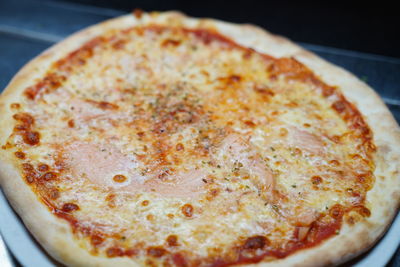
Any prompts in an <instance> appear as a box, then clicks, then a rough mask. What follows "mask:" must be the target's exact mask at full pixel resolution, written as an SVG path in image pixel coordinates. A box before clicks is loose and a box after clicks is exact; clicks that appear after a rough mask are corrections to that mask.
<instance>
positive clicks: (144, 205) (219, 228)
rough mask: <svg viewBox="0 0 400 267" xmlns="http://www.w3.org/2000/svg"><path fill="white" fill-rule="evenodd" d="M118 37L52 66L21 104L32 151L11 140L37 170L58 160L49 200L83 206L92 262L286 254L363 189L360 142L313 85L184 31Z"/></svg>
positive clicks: (262, 60) (254, 57) (77, 213)
mask: <svg viewBox="0 0 400 267" xmlns="http://www.w3.org/2000/svg"><path fill="white" fill-rule="evenodd" d="M109 35H110V36H111V35H112V33H110V34H109ZM105 36H106V37H107V35H105ZM117 37H118V38H121V40H123V48H120V49H116V48H115V47H113V46H112V44H111V43H107V42H105V43H102V44H101V45H98V46H96V47H95V48H94V49H93V56H91V57H90V58H88V59H87V60H86V61H85V65H84V66H83V67H79V66H78V67H76V68H73V69H72V70H71V71H70V72H68V73H65V71H64V70H61V68H59V69H57V68H56V67H55V69H54V70H50V71H53V72H56V73H58V74H60V75H66V77H67V79H66V80H65V81H63V82H62V84H61V86H59V87H58V88H56V89H55V90H52V91H50V92H46V93H43V94H40V95H39V97H37V98H36V100H35V101H31V100H27V101H26V103H23V110H24V112H27V113H29V114H31V115H32V116H33V117H34V118H35V125H34V127H35V129H36V130H37V131H39V132H40V134H41V136H40V146H35V147H30V146H28V145H26V144H24V143H23V142H22V140H21V137H20V136H19V135H13V136H12V137H10V138H11V139H12V142H13V143H14V144H15V145H16V147H17V148H21V149H23V150H24V151H27V152H26V153H27V154H28V160H27V161H29V162H30V163H31V164H33V165H35V166H36V165H38V164H39V163H45V164H48V165H49V166H53V167H54V166H56V165H57V164H56V163H57V162H61V163H62V164H61V166H63V167H62V168H61V167H58V168H57V167H54V170H55V171H57V172H58V178H57V179H55V180H50V181H46V188H47V189H48V188H53V189H56V190H57V192H59V193H58V194H57V195H56V196H55V197H54V198H53V199H49V200H48V201H50V202H51V203H52V205H54V207H56V208H58V209H61V207H62V206H63V204H64V203H75V204H76V205H78V206H79V209H78V210H75V211H73V212H71V213H72V214H73V216H74V218H76V219H77V220H78V221H79V223H80V227H81V228H82V227H83V228H85V229H91V232H92V233H93V232H95V233H97V234H100V235H101V236H102V241H101V242H98V243H99V244H97V243H96V245H95V246H93V245H91V244H90V242H89V241H88V240H89V239H88V237H87V236H86V235H85V233H84V232H79V231H78V234H77V235H78V237H79V238H80V240H81V241H82V242H83V244H85V246H87V248H88V249H89V250H90V251H92V253H99V254H101V255H108V256H115V255H113V253H112V251H113V250H110V248H114V247H121V248H124V249H128V248H134V249H137V250H138V252H137V253H138V255H137V256H135V257H138V259H139V260H143V261H144V260H145V257H144V256H145V255H146V251H145V250H144V249H145V248H150V247H163V248H165V249H167V250H168V251H170V252H171V253H175V252H179V253H181V254H182V255H185V259H186V260H187V261H189V262H191V261H195V260H199V259H200V261H204V262H207V261H210V259H211V261H212V259H214V260H215V259H217V258H224V257H225V258H227V259H228V260H232V259H235V251H237V250H235V247H237V246H238V245H240V244H243V242H244V241H245V240H246V238H248V237H252V236H265V237H267V238H268V240H269V245H268V249H270V250H279V249H283V248H285V246H287V244H288V243H290V242H292V241H293V240H295V239H296V238H298V237H296V234H295V232H296V231H297V230H296V229H297V228H298V227H299V226H301V227H303V228H302V229H303V230H302V231H303V234H302V235H305V234H304V233H307V230H304V229H309V227H310V225H311V224H312V223H313V222H314V221H316V220H318V219H319V218H321V217H323V216H325V215H326V214H327V213H328V210H329V209H330V208H331V207H333V206H334V205H336V204H341V205H343V206H351V205H355V204H354V203H361V200H360V199H359V198H357V194H358V196H362V195H363V194H365V192H366V189H365V188H364V187H363V185H362V184H361V185H360V182H359V180H357V179H358V177H359V175H361V174H365V175H367V174H369V173H371V167H370V166H369V165H368V161H367V160H366V158H367V156H366V155H365V154H363V153H361V152H360V145H361V144H363V139H362V138H361V137H359V136H358V135H356V134H355V132H354V130H351V129H350V128H349V126H348V123H347V122H346V121H345V120H343V118H342V117H341V116H340V114H338V113H337V112H336V111H335V110H334V109H332V107H331V106H332V103H333V101H334V100H335V99H331V98H325V97H324V96H323V95H322V94H321V91H320V89H319V88H317V87H316V86H314V85H312V84H310V83H307V82H303V81H301V80H290V81H288V80H287V79H286V78H285V77H284V76H282V77H281V76H277V77H273V75H272V74H271V72H270V71H268V69H269V68H270V66H271V65H273V64H274V61H273V60H272V59H268V58H266V57H264V56H262V55H260V54H257V53H256V52H252V53H251V54H250V55H249V54H248V51H247V50H244V49H242V48H240V47H235V46H229V45H227V44H226V43H224V42H219V41H216V40H214V41H210V42H204V41H202V40H201V39H199V37H198V36H196V35H195V34H194V33H191V32H190V31H189V32H188V31H184V30H180V29H171V30H169V29H168V28H166V29H164V30H162V31H155V30H152V29H151V28H149V29H138V30H137V29H131V30H129V31H126V32H125V33H124V34H122V33H121V34H118V35H117ZM171 40H172V41H171ZM71 126H72V127H71ZM335 136H340V137H341V138H340V141H335V140H334V138H333V137H335ZM355 155H358V156H357V157H355ZM355 166H356V167H357V168H355ZM116 175H122V176H120V181H119V182H118V181H116V180H115V179H114V177H115V176H116ZM121 177H125V178H126V179H125V178H121ZM117 180H118V179H117ZM47 189H41V187H40V185H37V188H36V190H39V191H40V190H47ZM350 191H351V192H357V194H349V192H350ZM283 196H284V197H283ZM89 232H90V231H89ZM171 235H175V236H176V237H177V243H178V246H168V242H167V241H166V240H167V239H168V237H169V236H171ZM92 244H93V241H92ZM246 244H247V243H246ZM249 244H250V243H249ZM247 246H248V247H251V246H253V247H254V246H255V245H252V243H251V244H250V245H247ZM110 251H111V252H110ZM147 253H149V252H147ZM151 253H153V252H151ZM151 253H150V254H151ZM232 253H233V254H232ZM232 255H233V256H232ZM232 257H233V258H232Z"/></svg>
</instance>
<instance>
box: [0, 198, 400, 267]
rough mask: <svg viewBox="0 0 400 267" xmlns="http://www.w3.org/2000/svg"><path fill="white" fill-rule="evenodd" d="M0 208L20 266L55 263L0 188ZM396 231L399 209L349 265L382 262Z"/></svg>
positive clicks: (397, 238)
mask: <svg viewBox="0 0 400 267" xmlns="http://www.w3.org/2000/svg"><path fill="white" fill-rule="evenodd" d="M0 212H1V213H0V232H1V234H2V235H3V238H4V240H5V242H6V244H7V246H8V248H9V249H10V250H11V251H12V253H13V254H14V256H15V257H16V258H17V259H18V261H19V262H20V263H21V264H22V265H23V266H25V267H31V266H32V267H33V266H40V267H53V266H56V264H57V263H56V262H55V261H53V260H52V259H51V258H50V257H49V256H48V255H47V254H46V253H45V252H44V250H43V249H42V248H41V247H40V246H39V245H38V243H37V242H36V241H35V240H34V239H33V237H32V236H31V235H30V233H29V232H28V231H27V229H26V228H25V226H24V224H23V223H22V222H21V219H20V218H19V217H18V216H17V215H16V214H15V212H14V211H13V209H12V208H11V207H10V205H9V204H8V202H7V200H6V198H5V197H4V194H3V192H2V191H1V190H0ZM399 233H400V213H399V214H398V215H397V217H396V219H395V221H394V222H393V224H392V225H391V227H390V229H389V231H388V232H387V233H386V235H385V236H384V237H383V238H382V239H381V240H380V241H379V243H378V244H377V245H375V247H374V248H372V249H371V250H370V251H369V252H368V253H367V254H365V255H363V256H362V257H361V258H360V259H359V260H358V261H357V262H352V265H353V266H356V267H379V266H385V265H386V264H387V263H388V262H389V260H390V259H391V258H392V256H393V254H394V253H395V252H396V249H397V247H398V246H399V244H400V234H399Z"/></svg>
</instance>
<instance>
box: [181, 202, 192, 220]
mask: <svg viewBox="0 0 400 267" xmlns="http://www.w3.org/2000/svg"><path fill="white" fill-rule="evenodd" d="M181 211H182V213H183V215H185V216H186V217H192V216H193V211H194V209H193V206H192V205H190V204H185V205H183V206H182V208H181Z"/></svg>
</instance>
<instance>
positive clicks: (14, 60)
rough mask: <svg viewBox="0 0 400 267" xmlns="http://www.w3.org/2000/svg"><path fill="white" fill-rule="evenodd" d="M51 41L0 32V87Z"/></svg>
mask: <svg viewBox="0 0 400 267" xmlns="http://www.w3.org/2000/svg"><path fill="white" fill-rule="evenodd" d="M50 45H51V43H49V42H45V41H40V40H34V39H30V38H26V37H22V36H18V35H13V34H6V33H1V32H0V73H1V75H0V88H4V87H5V86H6V85H7V83H8V82H9V81H10V79H11V78H12V77H13V76H14V74H15V73H16V72H17V71H18V70H19V69H20V68H21V67H22V66H23V65H24V64H25V63H26V62H27V61H29V60H30V59H32V58H34V57H35V56H37V55H38V54H39V53H40V52H42V51H43V50H44V49H46V48H47V47H49V46H50Z"/></svg>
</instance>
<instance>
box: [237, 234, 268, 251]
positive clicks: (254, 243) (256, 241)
mask: <svg viewBox="0 0 400 267" xmlns="http://www.w3.org/2000/svg"><path fill="white" fill-rule="evenodd" d="M268 242H269V241H268V239H267V238H266V237H265V236H260V235H258V236H253V237H249V238H248V239H247V240H246V242H245V243H244V244H243V248H244V249H262V248H264V247H265V245H267V244H268Z"/></svg>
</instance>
